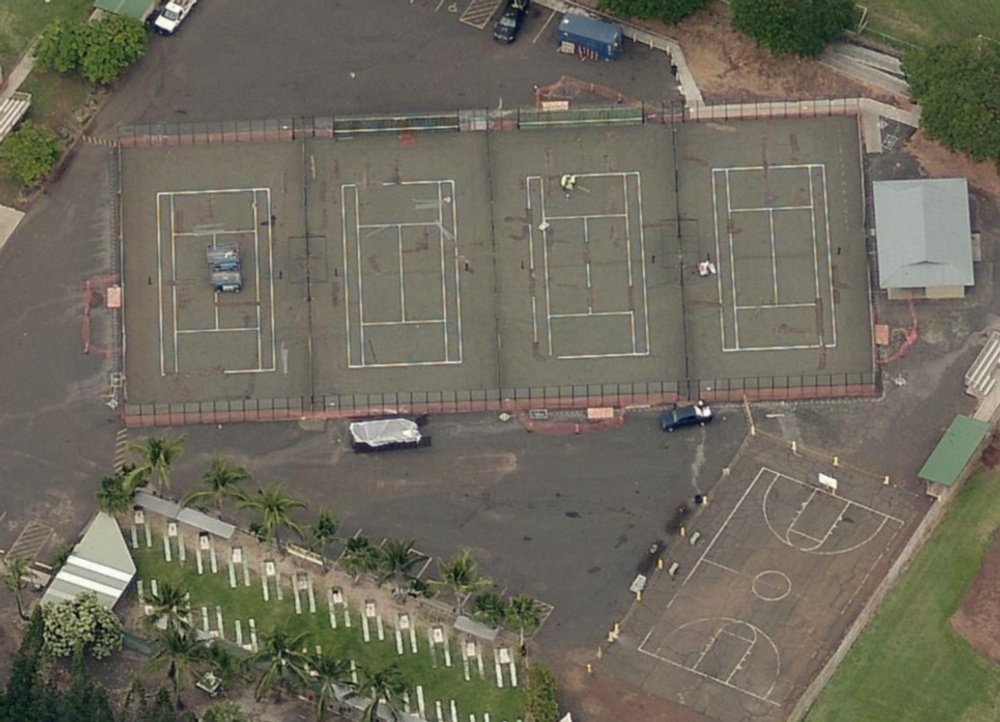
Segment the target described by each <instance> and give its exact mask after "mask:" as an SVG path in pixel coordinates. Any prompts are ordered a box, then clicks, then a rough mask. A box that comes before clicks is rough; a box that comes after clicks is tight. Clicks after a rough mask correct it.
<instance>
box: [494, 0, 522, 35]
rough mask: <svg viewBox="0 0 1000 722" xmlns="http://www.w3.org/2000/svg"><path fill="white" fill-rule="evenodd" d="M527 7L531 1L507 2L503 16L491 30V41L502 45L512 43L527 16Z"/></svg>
mask: <svg viewBox="0 0 1000 722" xmlns="http://www.w3.org/2000/svg"><path fill="white" fill-rule="evenodd" d="M529 5H531V0H507V5H506V6H505V7H504V9H503V14H502V15H501V16H500V19H499V20H497V24H496V27H494V28H493V39H494V40H496V41H497V42H498V43H503V44H504V45H507V44H508V43H512V42H514V38H516V37H517V31H518V30H520V29H521V23H523V22H524V18H525V16H526V15H527V14H528V6H529Z"/></svg>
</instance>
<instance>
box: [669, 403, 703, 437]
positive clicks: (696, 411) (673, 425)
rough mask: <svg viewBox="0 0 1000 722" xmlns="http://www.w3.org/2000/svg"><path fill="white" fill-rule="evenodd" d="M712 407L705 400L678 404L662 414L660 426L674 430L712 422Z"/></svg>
mask: <svg viewBox="0 0 1000 722" xmlns="http://www.w3.org/2000/svg"><path fill="white" fill-rule="evenodd" d="M712 418H713V415H712V409H711V407H709V406H708V404H706V403H705V402H704V401H699V402H698V403H696V404H691V405H690V406H678V407H676V408H674V409H671V410H670V411H664V412H663V415H662V416H660V428H661V429H663V430H664V431H673V430H674V429H679V428H681V427H682V426H696V425H697V426H704V425H705V424H708V423H711V421H712Z"/></svg>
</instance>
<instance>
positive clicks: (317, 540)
mask: <svg viewBox="0 0 1000 722" xmlns="http://www.w3.org/2000/svg"><path fill="white" fill-rule="evenodd" d="M339 531H340V521H339V520H338V519H337V517H335V516H334V515H333V514H331V513H330V512H329V511H327V510H326V509H323V510H321V511H320V513H319V516H318V517H316V523H315V524H314V525H313V526H312V529H311V536H312V542H313V548H314V549H316V548H318V549H319V554H320V556H321V557H322V558H323V571H326V548H327V546H329V545H330V544H331V543H332V542H334V541H336V540H337V532H339Z"/></svg>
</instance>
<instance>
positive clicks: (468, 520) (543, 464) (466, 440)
mask: <svg viewBox="0 0 1000 722" xmlns="http://www.w3.org/2000/svg"><path fill="white" fill-rule="evenodd" d="M718 413H719V417H718V418H717V420H716V421H715V422H714V423H713V424H711V425H710V426H706V427H698V428H689V429H683V430H680V431H677V432H675V433H671V434H667V433H664V432H662V431H660V429H659V427H658V425H657V414H656V413H655V412H652V411H644V412H634V413H632V414H629V416H628V418H627V421H626V423H625V424H624V425H622V426H620V427H619V428H614V429H606V430H604V431H600V432H590V433H581V434H580V435H573V434H570V435H564V436H553V435H548V434H544V433H529V432H528V431H526V430H525V428H524V427H523V426H521V424H519V423H518V422H517V421H516V420H511V421H507V422H503V421H500V420H498V419H497V417H496V416H493V415H488V414H481V415H480V414H469V415H460V416H436V417H432V419H431V420H430V423H429V424H428V426H427V427H426V428H425V431H426V433H429V434H430V435H431V438H432V440H433V445H432V446H431V447H430V448H423V449H413V450H401V451H394V452H388V453H383V454H361V455H358V454H354V453H353V452H352V451H351V450H350V448H349V445H348V440H347V430H346V424H345V423H344V422H328V424H327V425H326V426H325V427H324V428H323V430H322V431H302V430H300V429H299V428H297V427H296V426H295V425H292V424H253V425H238V426H237V425H234V426H229V425H227V426H224V427H222V428H218V427H215V426H199V427H190V428H188V429H186V430H185V431H186V433H187V435H188V436H187V443H186V451H185V453H184V455H183V456H182V457H181V459H180V460H179V462H178V464H177V466H176V471H175V472H174V473H173V474H172V477H173V491H172V493H173V494H175V495H177V496H180V495H182V494H183V493H184V492H186V491H188V490H189V489H191V488H194V487H195V486H196V485H197V483H198V482H197V479H198V478H199V477H200V475H201V473H202V471H203V470H204V469H205V468H206V467H207V465H208V463H209V461H210V459H211V456H212V455H213V454H214V453H220V454H223V455H227V456H231V457H232V458H233V459H234V460H235V461H237V462H238V463H240V464H244V465H245V466H246V467H247V469H249V470H250V471H251V473H252V474H253V482H252V483H253V484H260V485H264V486H267V485H270V484H272V483H275V482H277V481H285V482H286V483H287V486H288V490H289V492H290V493H293V494H297V495H301V496H302V497H304V498H305V499H307V500H308V501H309V510H308V511H307V512H304V514H303V516H302V519H303V521H306V522H308V521H309V520H310V519H311V518H312V516H313V515H314V514H315V512H316V510H318V509H319V508H323V507H326V508H329V509H330V510H331V511H333V512H334V514H336V515H337V516H338V517H339V518H340V519H341V520H342V521H343V529H342V531H343V533H345V534H351V533H353V532H354V531H356V530H358V529H363V533H364V534H365V535H367V536H369V537H370V538H372V539H375V540H379V539H381V538H383V537H385V536H390V537H396V538H402V539H410V538H413V539H415V540H416V546H417V547H418V548H419V549H421V550H422V551H425V552H427V553H429V554H432V555H435V556H436V557H442V556H443V557H449V556H451V555H453V554H455V553H456V552H458V551H460V550H461V549H462V548H463V547H470V548H472V549H473V550H474V552H475V556H476V558H477V559H478V560H479V562H480V566H481V569H482V571H483V572H484V573H485V574H487V575H489V576H490V577H491V578H492V579H494V581H495V582H496V583H497V584H498V585H499V586H500V587H501V588H502V589H507V590H509V592H510V593H511V594H518V593H522V592H523V593H527V594H531V595H533V596H534V597H536V598H538V599H539V600H541V601H543V602H546V603H548V604H552V605H553V606H554V607H555V611H554V613H553V615H552V617H551V618H550V621H549V623H548V624H547V625H546V626H545V627H544V628H543V630H542V632H541V634H540V635H539V637H538V640H539V642H540V644H541V645H542V646H543V647H545V649H546V650H547V651H550V652H571V651H574V650H581V649H596V647H597V645H598V644H600V642H601V639H602V638H603V636H604V635H605V634H606V633H607V630H608V629H609V628H610V626H611V625H612V624H614V622H615V621H616V620H617V619H620V618H621V617H622V616H623V615H624V613H625V611H626V610H627V609H628V607H629V604H630V603H631V601H632V595H631V594H630V593H629V591H628V587H629V585H630V584H631V582H632V580H633V578H634V577H635V575H636V565H637V563H638V562H639V561H640V559H641V558H642V557H643V554H644V553H645V551H646V550H647V549H648V547H649V545H650V544H651V543H652V542H653V541H655V540H656V539H665V540H671V539H673V537H671V536H670V535H669V534H668V533H667V531H666V524H667V522H668V521H669V520H670V519H671V518H672V517H673V515H674V511H675V510H676V508H677V506H678V505H680V504H684V503H686V504H691V503H692V499H693V497H694V495H695V494H696V493H700V492H704V491H706V490H707V489H709V488H710V487H711V486H712V485H714V483H715V482H716V480H717V479H718V477H719V475H720V474H721V470H722V468H723V467H724V466H725V465H726V464H727V463H729V461H730V459H731V458H732V456H733V454H734V453H735V451H736V448H737V447H738V446H739V444H740V442H741V441H742V440H743V438H744V436H745V432H746V421H745V417H744V414H743V411H742V410H741V409H739V408H733V409H729V408H726V409H719V410H718ZM171 431H175V430H171ZM528 558H530V559H531V560H532V561H531V563H530V564H525V560H526V559H528Z"/></svg>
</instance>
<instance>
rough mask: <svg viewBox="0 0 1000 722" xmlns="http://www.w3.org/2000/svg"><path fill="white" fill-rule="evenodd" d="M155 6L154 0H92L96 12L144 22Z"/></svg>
mask: <svg viewBox="0 0 1000 722" xmlns="http://www.w3.org/2000/svg"><path fill="white" fill-rule="evenodd" d="M155 5H156V0H94V7H95V8H97V9H98V10H104V11H105V12H109V13H114V14H115V15H124V16H125V17H129V18H135V19H136V20H145V19H146V18H147V17H148V16H149V13H151V12H152V11H153V7H154V6H155Z"/></svg>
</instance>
